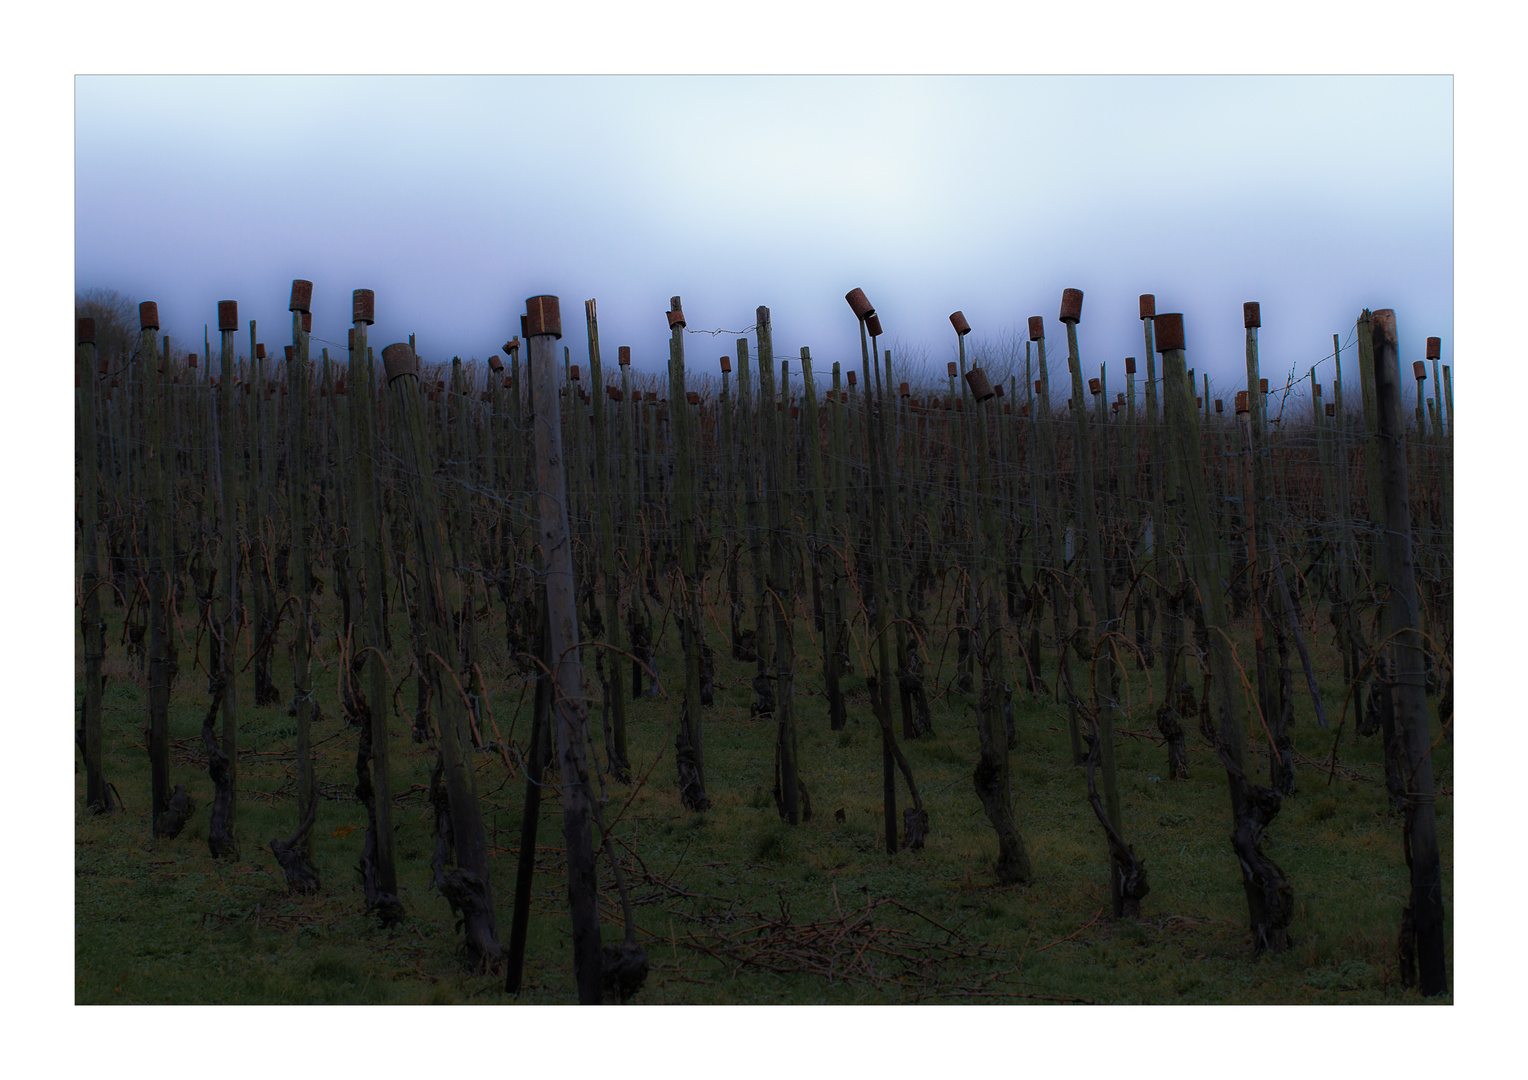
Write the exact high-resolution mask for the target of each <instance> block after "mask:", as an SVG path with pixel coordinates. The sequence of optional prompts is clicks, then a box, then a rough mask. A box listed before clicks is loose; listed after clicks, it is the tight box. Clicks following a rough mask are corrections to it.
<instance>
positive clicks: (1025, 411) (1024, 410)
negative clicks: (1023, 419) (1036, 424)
mask: <svg viewBox="0 0 1528 1080" xmlns="http://www.w3.org/2000/svg"><path fill="white" fill-rule="evenodd" d="M1019 415H1020V416H1028V415H1029V406H1028V405H1020V406H1019Z"/></svg>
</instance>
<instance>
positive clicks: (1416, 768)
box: [1371, 308, 1448, 997]
mask: <svg viewBox="0 0 1528 1080" xmlns="http://www.w3.org/2000/svg"><path fill="white" fill-rule="evenodd" d="M1371 325H1372V330H1371V334H1372V350H1373V356H1374V386H1375V414H1376V415H1375V419H1376V422H1377V432H1378V436H1379V437H1378V439H1377V440H1376V442H1377V447H1376V450H1377V457H1378V458H1379V480H1380V483H1381V485H1382V487H1383V490H1384V504H1385V515H1386V516H1385V531H1384V550H1385V562H1386V577H1387V578H1388V580H1389V582H1390V605H1389V608H1390V610H1389V625H1390V630H1391V640H1390V646H1389V651H1390V653H1391V657H1392V659H1391V665H1390V667H1391V683H1392V685H1391V690H1390V693H1391V696H1392V699H1393V703H1394V706H1393V707H1394V712H1395V723H1396V726H1397V727H1398V728H1399V733H1398V737H1399V741H1400V742H1401V744H1402V745H1403V747H1404V754H1403V755H1402V756H1403V757H1404V759H1405V764H1406V767H1407V783H1406V791H1405V801H1404V805H1403V812H1404V813H1405V818H1406V824H1405V828H1404V830H1403V832H1402V841H1403V844H1404V845H1405V847H1406V862H1407V864H1408V865H1409V866H1410V867H1411V896H1410V903H1409V904H1408V905H1407V907H1406V909H1405V911H1404V912H1403V913H1402V915H1401V943H1400V968H1401V982H1402V984H1403V985H1405V984H1407V983H1409V981H1410V978H1411V976H1412V968H1411V963H1412V958H1413V957H1414V958H1415V960H1416V961H1417V962H1418V966H1419V967H1420V970H1421V986H1420V989H1421V991H1422V993H1423V994H1424V995H1426V996H1428V997H1431V996H1433V995H1435V994H1443V993H1447V991H1448V971H1447V968H1446V966H1445V957H1444V952H1443V945H1444V925H1443V878H1442V869H1441V867H1440V861H1439V856H1438V833H1437V817H1436V811H1435V809H1434V797H1433V777H1432V741H1431V733H1430V731H1429V730H1428V723H1427V691H1426V676H1425V670H1424V660H1425V658H1424V652H1423V648H1422V635H1421V634H1420V633H1419V632H1418V631H1419V627H1420V625H1421V618H1420V612H1419V610H1418V607H1417V603H1418V597H1417V585H1416V563H1415V559H1414V548H1413V544H1412V539H1411V507H1410V503H1409V501H1408V498H1407V494H1408V488H1407V476H1406V447H1405V441H1406V420H1405V415H1404V413H1403V412H1402V409H1401V375H1400V364H1399V361H1398V358H1397V337H1396V332H1395V312H1394V311H1392V310H1390V309H1388V308H1385V309H1381V310H1379V311H1376V312H1374V313H1373V318H1372V322H1371ZM1408 939H1410V940H1408Z"/></svg>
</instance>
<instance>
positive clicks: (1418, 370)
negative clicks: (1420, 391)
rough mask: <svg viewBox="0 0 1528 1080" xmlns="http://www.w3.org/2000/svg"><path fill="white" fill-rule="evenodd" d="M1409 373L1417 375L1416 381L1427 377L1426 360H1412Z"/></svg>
mask: <svg viewBox="0 0 1528 1080" xmlns="http://www.w3.org/2000/svg"><path fill="white" fill-rule="evenodd" d="M1411 373H1412V374H1413V375H1415V376H1416V377H1417V382H1421V381H1422V380H1423V379H1425V378H1427V362H1426V361H1425V360H1413V361H1412V362H1411Z"/></svg>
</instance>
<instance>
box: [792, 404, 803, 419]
mask: <svg viewBox="0 0 1528 1080" xmlns="http://www.w3.org/2000/svg"><path fill="white" fill-rule="evenodd" d="M791 419H792V420H799V419H801V406H800V405H792V406H791Z"/></svg>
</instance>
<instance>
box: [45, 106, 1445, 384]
mask: <svg viewBox="0 0 1528 1080" xmlns="http://www.w3.org/2000/svg"><path fill="white" fill-rule="evenodd" d="M75 86H76V105H75V118H76V129H75V153H76V157H75V166H76V188H75V225H76V233H75V245H76V247H75V254H76V264H75V284H76V287H77V288H78V289H85V288H89V287H93V286H101V287H106V288H114V289H117V290H119V291H122V292H125V293H128V294H130V295H131V296H133V297H134V298H135V299H138V300H146V299H152V300H157V301H158V303H159V309H160V314H161V318H162V319H163V320H164V329H165V332H167V333H169V334H171V335H172V337H174V338H176V339H178V340H179V341H181V342H183V343H184V344H186V345H187V346H188V347H193V348H199V347H200V343H201V336H202V327H203V325H204V324H209V323H210V324H213V325H215V324H216V304H217V301H218V300H222V299H230V298H231V299H237V300H238V301H239V304H240V317H241V319H243V320H245V321H247V320H248V319H250V318H254V319H257V320H259V322H260V325H261V327H262V329H261V330H260V338H261V340H263V341H268V342H270V343H271V344H272V345H275V344H279V343H282V342H284V341H285V340H286V335H287V334H288V329H287V327H288V325H289V324H288V322H287V319H288V316H287V314H286V299H287V293H288V290H289V287H290V283H291V280H292V279H293V278H296V277H302V278H308V279H310V280H312V281H313V282H314V292H313V296H314V334H315V335H316V336H317V337H318V338H321V339H327V340H329V341H336V342H343V341H344V340H345V330H346V329H347V327H348V326H349V313H350V293H351V290H353V289H356V288H370V289H374V290H375V291H376V295H377V317H378V323H377V325H376V326H375V327H373V330H372V335H371V340H372V341H373V342H374V343H379V344H386V343H387V342H389V341H394V340H401V339H405V338H406V337H407V335H408V334H409V333H416V334H417V335H418V343H419V349H420V352H421V355H422V356H423V357H424V358H425V359H426V360H432V361H433V360H446V359H449V358H450V357H451V356H453V355H460V356H462V357H463V358H470V357H479V358H484V357H486V356H487V355H488V354H489V353H490V352H492V351H493V350H495V349H496V348H497V347H498V346H499V345H500V344H501V343H502V342H503V341H505V340H506V339H507V338H508V337H510V336H511V335H512V334H515V333H518V332H519V319H518V316H519V314H520V313H521V312H522V311H523V310H524V299H525V298H526V297H528V296H532V295H536V294H539V293H553V294H556V295H558V296H560V297H561V298H562V303H563V312H564V330H565V336H564V339H563V340H564V344H568V345H570V346H572V350H573V354H574V359H575V360H576V359H577V358H578V357H579V355H580V354H581V353H582V352H583V351H584V348H585V346H584V334H583V328H582V326H581V318H580V316H581V314H582V309H581V301H583V300H585V299H587V298H589V297H594V298H596V299H598V301H599V311H600V331H601V342H602V346H603V348H604V349H605V351H606V352H607V353H608V352H609V350H611V349H612V348H613V346H615V345H617V344H630V345H631V346H632V347H633V356H634V358H635V360H636V363H637V365H638V367H640V368H646V369H648V370H658V369H661V368H662V367H663V366H664V365H665V364H666V363H667V356H668V351H667V336H668V335H667V322H666V320H665V319H664V316H663V312H664V311H665V310H666V309H667V307H668V298H669V297H670V296H671V295H675V294H678V295H680V296H682V297H683V298H684V309H685V314H686V316H687V318H688V321H689V327H690V329H691V330H703V329H705V330H709V329H716V328H725V329H727V330H733V331H735V330H741V329H743V328H745V327H748V326H751V325H752V324H753V322H754V309H755V307H756V306H757V305H759V304H765V305H768V306H769V307H770V310H771V317H772V321H773V324H774V335H775V336H774V340H775V348H776V353H777V355H780V356H787V357H794V356H796V355H797V353H798V352H799V349H800V347H801V346H803V345H808V346H811V348H812V355H813V359H814V363H815V364H816V365H818V366H819V370H824V369H826V368H827V367H828V365H830V364H831V362H832V361H833V360H842V361H846V362H852V363H853V364H854V365H855V366H858V361H859V345H858V332H857V327H856V323H855V320H854V318H853V316H852V314H851V313H850V311H849V308H848V305H847V304H845V303H844V299H843V296H844V293H845V292H847V291H848V290H849V289H851V288H853V287H855V286H860V287H863V288H864V289H865V291H866V293H867V294H868V295H869V297H870V299H871V301H872V302H873V303H874V304H875V306H876V309H877V311H878V312H879V313H880V315H881V320H882V323H883V325H884V326H885V328H886V331H887V334H888V339H889V340H888V339H883V340H888V343H889V344H890V345H891V346H892V347H893V348H894V349H896V350H902V349H906V350H907V351H908V353H909V355H918V354H919V353H920V351H921V354H922V355H924V356H926V357H927V359H928V360H930V361H933V362H938V363H941V364H942V362H943V361H944V360H945V359H947V358H948V356H949V355H951V354H952V353H953V349H954V342H955V335H954V332H953V330H952V329H951V328H950V325H949V322H948V318H947V317H948V315H949V313H950V312H952V311H955V310H956V309H961V310H963V311H964V312H965V315H966V317H967V319H968V320H969V321H970V323H971V325H972V327H973V328H974V334H973V338H972V343H973V344H976V343H977V342H980V341H981V340H983V339H987V340H989V341H996V340H997V339H998V338H1000V337H1002V336H1003V335H1007V334H1013V333H1017V332H1021V331H1022V329H1023V327H1024V324H1025V319H1026V318H1027V316H1030V315H1036V314H1039V315H1044V316H1045V317H1046V325H1047V334H1048V336H1049V337H1050V338H1051V341H1052V349H1051V352H1052V354H1053V360H1054V358H1055V356H1056V355H1057V354H1060V355H1063V356H1064V345H1063V346H1062V347H1061V348H1060V349H1058V348H1056V346H1055V344H1054V343H1055V342H1056V341H1057V340H1060V341H1062V342H1064V340H1065V339H1064V336H1063V327H1062V325H1061V324H1060V323H1059V322H1057V321H1056V314H1057V311H1058V309H1059V305H1060V299H1061V292H1062V290H1063V289H1064V288H1069V287H1072V288H1080V289H1082V290H1083V291H1084V293H1085V296H1086V299H1085V303H1084V307H1083V321H1082V324H1081V326H1080V327H1079V336H1080V344H1081V349H1082V357H1083V362H1084V367H1085V368H1089V367H1096V366H1097V365H1098V364H1099V363H1108V364H1109V365H1110V372H1111V381H1112V380H1113V378H1114V377H1115V376H1114V373H1117V372H1122V370H1123V367H1122V365H1121V364H1120V361H1121V360H1122V358H1123V357H1125V356H1127V355H1130V356H1138V355H1139V354H1140V352H1141V348H1142V342H1141V331H1140V325H1139V322H1138V321H1137V296H1138V295H1139V294H1140V293H1143V292H1151V293H1155V294H1156V297H1157V310H1158V311H1162V312H1166V311H1181V312H1183V314H1184V319H1185V329H1186V336H1187V344H1188V353H1189V363H1190V365H1192V366H1197V367H1198V368H1199V370H1200V371H1208V372H1210V374H1211V376H1212V378H1213V379H1214V380H1215V381H1216V382H1217V383H1218V384H1220V385H1223V386H1226V387H1227V388H1228V389H1231V388H1234V387H1233V386H1232V385H1231V384H1232V383H1234V382H1235V380H1236V379H1238V378H1241V379H1243V380H1244V379H1245V366H1244V360H1243V330H1242V314H1241V313H1242V308H1241V305H1242V302H1243V301H1245V300H1257V301H1259V302H1261V304H1262V313H1263V327H1264V328H1263V330H1262V334H1261V339H1262V361H1263V364H1262V366H1263V373H1264V374H1265V375H1266V376H1269V377H1270V378H1273V379H1274V380H1275V382H1281V381H1282V380H1283V377H1284V375H1285V374H1286V373H1287V372H1288V371H1289V369H1290V366H1291V365H1295V366H1296V368H1297V372H1296V374H1297V375H1303V374H1304V373H1305V371H1306V370H1307V368H1308V367H1309V366H1310V364H1311V363H1313V362H1315V361H1317V360H1320V359H1321V358H1322V357H1324V356H1327V355H1328V354H1329V353H1330V352H1331V339H1332V334H1333V333H1341V334H1342V335H1343V337H1344V340H1346V339H1347V336H1348V331H1349V330H1350V328H1351V327H1352V325H1353V323H1354V320H1355V318H1356V317H1357V315H1358V313H1359V311H1360V310H1361V309H1362V308H1363V307H1366V306H1368V307H1373V308H1380V307H1393V308H1394V309H1395V310H1396V313H1397V323H1398V328H1399V330H1400V334H1401V356H1402V359H1403V361H1404V360H1410V359H1414V358H1420V357H1422V356H1423V343H1424V339H1425V338H1426V337H1427V336H1429V335H1437V336H1439V337H1441V338H1442V339H1443V342H1444V345H1443V350H1444V357H1445V360H1446V361H1447V360H1449V359H1450V358H1451V356H1452V338H1453V303H1454V296H1453V255H1452V244H1453V222H1452V212H1453V194H1454V193H1453V160H1452V139H1453V118H1452V109H1453V100H1452V98H1453V86H1452V80H1451V79H1450V78H1448V77H1440V76H1432V77H1403V78H1390V77H1374V76H1351V77H1236V76H1232V77H1208V76H1186V77H1102V76H1077V77H1057V76H1036V77H1012V76H999V77H982V78H975V77H888V78H881V77H862V76H842V77H746V78H733V77H702V76H677V77H592V76H566V77H533V76H511V77H484V78H477V77H434V76H417V77H376V78H373V77H352V76H334V77H312V78H310V77H280V76H270V77H216V76H214V77H187V76H170V77H145V76H130V77H80V78H78V79H76V83H75ZM733 336H734V335H732V334H723V335H719V336H718V337H716V338H711V337H706V336H702V335H691V336H690V338H689V339H688V343H687V357H688V361H689V364H690V366H691V367H692V368H694V369H696V370H699V371H702V372H706V373H709V372H714V371H715V364H716V357H717V356H719V355H720V354H721V353H723V352H731V351H732V349H733V340H732V339H733ZM243 340H244V339H243V337H242V335H241V345H242V344H243ZM895 355H896V354H895V353H894V359H895ZM1141 370H1142V371H1144V364H1142V365H1141ZM1329 371H1330V363H1328V364H1327V365H1326V366H1325V368H1323V369H1322V375H1321V381H1323V382H1327V381H1329V379H1330V375H1329Z"/></svg>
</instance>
